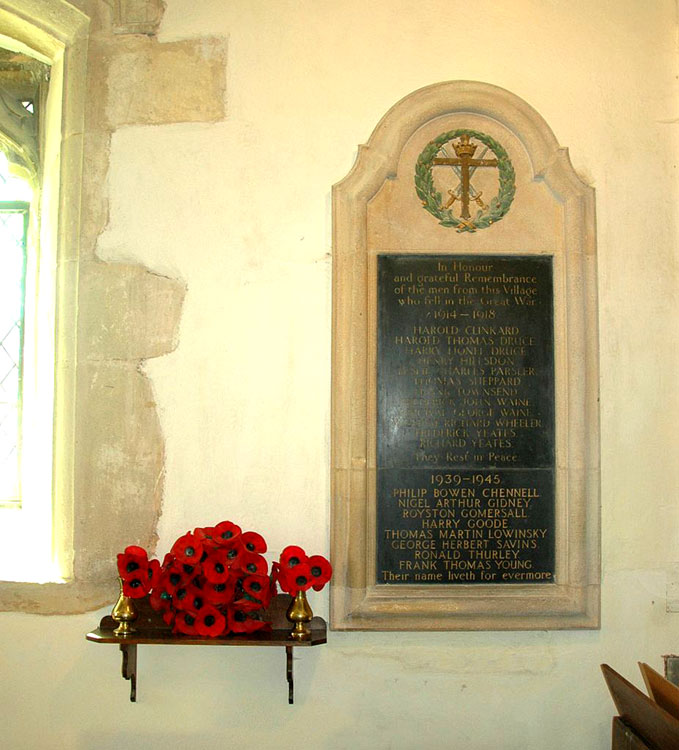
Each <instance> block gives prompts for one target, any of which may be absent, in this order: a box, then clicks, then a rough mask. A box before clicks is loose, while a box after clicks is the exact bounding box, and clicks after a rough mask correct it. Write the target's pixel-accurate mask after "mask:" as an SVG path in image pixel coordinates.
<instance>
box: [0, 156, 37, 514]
mask: <svg viewBox="0 0 679 750" xmlns="http://www.w3.org/2000/svg"><path fill="white" fill-rule="evenodd" d="M30 192H31V191H30V187H29V186H28V184H27V183H26V182H25V181H24V180H21V179H19V178H17V177H15V176H13V175H12V174H11V173H10V167H9V162H8V160H7V158H6V156H5V155H4V154H0V506H7V505H10V506H18V505H20V503H21V433H22V430H21V423H22V386H23V362H24V356H23V354H24V322H25V320H24V310H25V304H24V303H25V299H26V263H27V254H26V253H27V250H26V248H27V233H28V219H29V210H30V202H29V200H27V199H30ZM12 198H13V199H14V200H11V199H12ZM21 199H23V200H21Z"/></svg>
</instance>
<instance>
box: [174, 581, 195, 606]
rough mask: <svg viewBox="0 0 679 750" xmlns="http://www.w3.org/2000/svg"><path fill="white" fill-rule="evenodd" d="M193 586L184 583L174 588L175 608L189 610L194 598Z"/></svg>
mask: <svg viewBox="0 0 679 750" xmlns="http://www.w3.org/2000/svg"><path fill="white" fill-rule="evenodd" d="M194 590H195V589H194V588H193V586H191V584H188V583H182V584H180V585H179V586H177V588H176V589H175V590H174V594H173V596H172V604H173V606H174V608H175V609H182V610H188V609H190V602H191V600H192V599H193V592H194Z"/></svg>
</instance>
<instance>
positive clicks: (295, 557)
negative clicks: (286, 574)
mask: <svg viewBox="0 0 679 750" xmlns="http://www.w3.org/2000/svg"><path fill="white" fill-rule="evenodd" d="M305 561H306V552H305V551H304V550H303V549H302V548H301V547H296V546H295V545H294V544H291V545H290V546H289V547H286V548H285V549H284V550H283V551H282V552H281V557H280V566H281V568H282V569H283V570H288V569H289V568H294V567H295V566H296V565H299V564H300V563H303V562H305Z"/></svg>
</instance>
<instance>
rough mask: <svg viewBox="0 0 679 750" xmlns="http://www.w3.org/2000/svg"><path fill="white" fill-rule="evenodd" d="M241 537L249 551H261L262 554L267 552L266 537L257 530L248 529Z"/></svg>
mask: <svg viewBox="0 0 679 750" xmlns="http://www.w3.org/2000/svg"><path fill="white" fill-rule="evenodd" d="M240 538H241V542H242V543H243V546H244V547H245V549H246V550H247V551H248V552H259V553H260V555H261V554H263V553H264V552H266V542H265V541H264V537H263V536H262V535H261V534H258V533H257V532H256V531H246V532H245V533H244V534H241V537H240Z"/></svg>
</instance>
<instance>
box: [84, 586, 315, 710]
mask: <svg viewBox="0 0 679 750" xmlns="http://www.w3.org/2000/svg"><path fill="white" fill-rule="evenodd" d="M290 602H291V599H290V597H289V596H288V595H287V594H278V595H277V596H276V597H274V599H273V600H272V602H271V605H270V606H269V608H268V609H267V610H266V611H265V613H264V618H263V619H265V620H270V621H271V630H267V631H266V632H262V631H258V632H256V633H252V634H250V635H226V636H221V637H219V638H202V637H200V636H191V635H177V634H176V633H173V632H172V629H171V628H170V627H169V626H168V625H166V624H165V623H164V622H163V620H162V618H161V617H160V615H159V614H158V613H157V612H154V611H153V609H151V606H150V605H149V603H148V597H144V598H143V599H138V600H136V601H135V607H136V608H137V611H138V612H139V617H138V618H137V620H136V621H135V622H134V625H133V627H134V628H135V632H134V633H131V634H129V635H115V633H114V632H113V631H114V629H115V628H116V627H117V623H116V622H115V621H114V620H113V618H112V617H111V616H110V615H106V616H105V617H103V618H102V620H101V622H100V624H99V627H98V628H96V630H92V631H91V632H90V633H88V634H87V635H86V636H85V637H86V638H87V640H88V641H92V642H93V643H108V644H116V645H118V646H120V650H121V651H122V654H123V664H122V675H123V677H124V678H125V679H126V680H129V681H130V700H131V701H132V702H133V703H134V702H135V701H136V700H137V646H138V645H151V646H266V647H270V646H274V647H275V646H278V647H283V648H285V676H286V680H287V682H288V703H290V704H292V703H293V702H294V679H293V669H292V652H293V649H296V648H309V647H310V646H319V645H321V644H323V643H326V641H327V628H326V624H325V620H324V619H323V618H322V617H314V618H313V619H312V620H311V622H310V623H309V627H310V629H311V636H310V638H309V639H307V640H304V641H298V640H293V639H292V638H291V637H290V631H291V630H292V625H291V624H290V622H289V621H288V620H287V619H286V617H285V613H286V611H287V609H288V606H289V605H290Z"/></svg>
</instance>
